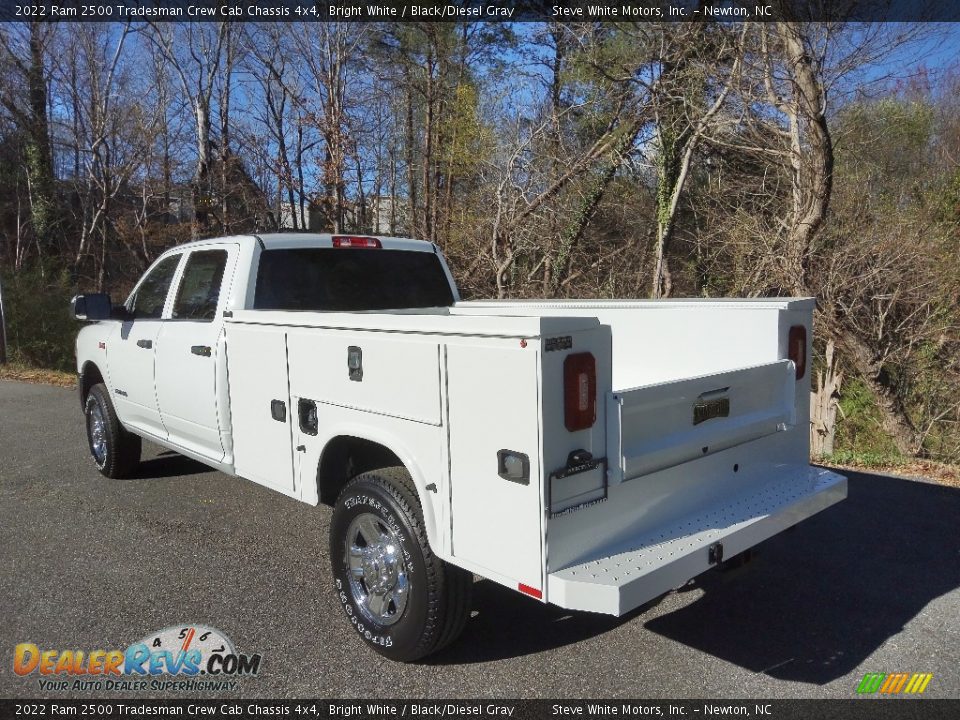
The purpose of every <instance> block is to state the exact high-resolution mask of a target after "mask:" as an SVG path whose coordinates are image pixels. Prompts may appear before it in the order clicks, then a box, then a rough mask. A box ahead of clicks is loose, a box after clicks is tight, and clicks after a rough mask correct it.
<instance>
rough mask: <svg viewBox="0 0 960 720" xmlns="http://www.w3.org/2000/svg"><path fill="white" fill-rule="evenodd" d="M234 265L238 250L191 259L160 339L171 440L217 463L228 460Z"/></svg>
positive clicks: (160, 395) (163, 407)
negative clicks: (226, 336) (224, 423)
mask: <svg viewBox="0 0 960 720" xmlns="http://www.w3.org/2000/svg"><path fill="white" fill-rule="evenodd" d="M235 259H236V246H235V245H227V246H218V247H215V248H210V249H201V250H194V251H192V252H191V253H190V254H189V256H188V257H187V260H186V264H185V265H184V268H183V272H182V273H181V274H180V281H179V283H178V285H177V290H176V294H175V295H174V299H173V303H172V305H171V309H170V317H169V319H167V320H166V321H165V322H164V323H163V328H162V329H161V331H160V336H159V338H158V339H157V373H156V377H157V381H156V383H157V400H158V402H159V405H160V415H161V418H162V420H163V424H164V426H165V427H166V429H167V433H168V435H169V439H170V441H171V442H174V443H176V444H177V445H180V446H182V447H184V448H186V449H188V450H192V451H194V452H196V453H199V454H201V455H203V456H205V457H209V458H211V459H213V460H217V461H219V460H222V459H223V444H222V442H221V439H220V417H219V409H220V407H221V397H222V400H223V401H224V402H225V401H226V397H227V388H226V368H225V362H223V358H222V347H221V345H222V343H221V339H222V338H221V335H222V333H223V306H224V304H225V302H226V299H227V297H228V296H229V289H230V283H231V282H232V279H233V267H234V262H235Z"/></svg>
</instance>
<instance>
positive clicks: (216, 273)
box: [173, 250, 227, 320]
mask: <svg viewBox="0 0 960 720" xmlns="http://www.w3.org/2000/svg"><path fill="white" fill-rule="evenodd" d="M226 266H227V251H226V250H198V251H195V252H192V253H190V257H189V258H188V259H187V266H186V268H184V270H183V277H181V278H180V287H179V288H178V289H177V299H176V300H175V301H174V303H173V317H175V318H177V319H179V320H213V318H214V316H216V314H217V301H218V300H219V299H220V284H221V282H222V281H223V269H224V268H225V267H226Z"/></svg>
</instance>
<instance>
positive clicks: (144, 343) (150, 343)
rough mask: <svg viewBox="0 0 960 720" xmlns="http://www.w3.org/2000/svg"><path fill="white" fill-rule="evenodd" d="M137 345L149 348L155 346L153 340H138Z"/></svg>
mask: <svg viewBox="0 0 960 720" xmlns="http://www.w3.org/2000/svg"><path fill="white" fill-rule="evenodd" d="M137 347H142V348H146V349H147V350H149V349H150V348H152V347H153V340H137Z"/></svg>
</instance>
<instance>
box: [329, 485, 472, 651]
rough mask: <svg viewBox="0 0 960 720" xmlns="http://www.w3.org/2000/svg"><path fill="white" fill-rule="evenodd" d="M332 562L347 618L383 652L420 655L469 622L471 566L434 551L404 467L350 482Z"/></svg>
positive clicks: (333, 531)
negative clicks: (455, 563)
mask: <svg viewBox="0 0 960 720" xmlns="http://www.w3.org/2000/svg"><path fill="white" fill-rule="evenodd" d="M330 563H331V565H332V567H333V579H334V590H335V592H336V595H337V599H338V600H339V601H340V603H341V604H342V606H343V610H344V612H345V613H346V615H347V619H348V620H349V621H350V624H351V625H352V626H353V628H354V630H355V631H356V632H357V633H358V634H359V635H360V637H361V638H362V639H363V641H364V642H365V643H367V645H369V646H370V647H371V648H373V649H374V650H375V651H376V652H378V653H380V654H381V655H383V656H385V657H387V658H390V659H391V660H399V661H402V662H411V661H413V660H418V659H420V658H422V657H425V656H427V655H429V654H430V653H434V652H436V651H438V650H440V649H441V648H443V647H445V646H447V645H449V644H450V643H451V642H453V640H455V639H456V638H457V636H458V635H459V634H460V632H461V631H462V630H463V626H464V624H465V623H466V620H467V616H468V614H469V612H470V595H471V591H472V588H473V574H472V573H469V572H467V571H465V570H463V569H461V568H458V567H455V566H453V565H450V564H449V563H446V562H444V561H442V560H440V559H439V558H438V557H437V556H436V555H434V554H433V551H432V550H431V549H430V545H429V543H428V542H427V533H426V530H425V529H424V525H423V516H422V512H421V508H420V502H419V498H418V495H417V492H416V489H415V488H414V485H413V482H412V480H411V478H410V474H409V473H408V472H407V471H406V469H405V468H403V467H388V468H382V469H379V470H373V471H371V472H366V473H363V474H361V475H358V476H357V477H356V478H354V479H353V480H351V481H350V482H349V483H348V484H347V485H346V486H345V487H344V489H343V491H342V492H341V493H340V497H339V498H337V502H336V505H335V506H334V509H333V518H332V520H331V523H330Z"/></svg>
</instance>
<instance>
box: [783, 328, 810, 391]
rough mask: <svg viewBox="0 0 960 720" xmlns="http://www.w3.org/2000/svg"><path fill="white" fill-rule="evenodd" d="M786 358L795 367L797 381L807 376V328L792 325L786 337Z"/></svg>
mask: <svg viewBox="0 0 960 720" xmlns="http://www.w3.org/2000/svg"><path fill="white" fill-rule="evenodd" d="M787 357H789V358H790V359H791V360H793V363H794V364H795V365H796V366H797V380H799V379H800V378H802V377H803V376H804V375H806V374H807V328H805V327H804V326H803V325H794V326H793V327H791V328H790V335H789V336H788V337H787Z"/></svg>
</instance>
